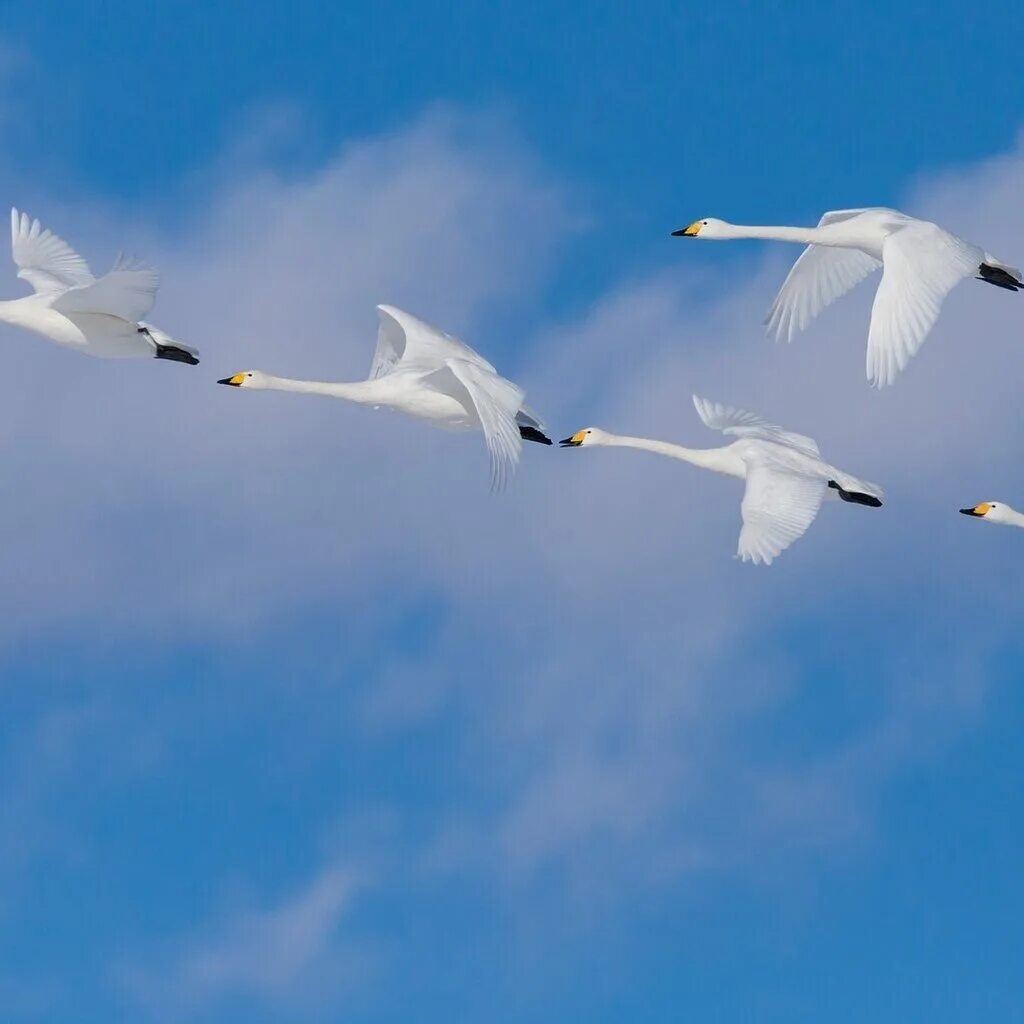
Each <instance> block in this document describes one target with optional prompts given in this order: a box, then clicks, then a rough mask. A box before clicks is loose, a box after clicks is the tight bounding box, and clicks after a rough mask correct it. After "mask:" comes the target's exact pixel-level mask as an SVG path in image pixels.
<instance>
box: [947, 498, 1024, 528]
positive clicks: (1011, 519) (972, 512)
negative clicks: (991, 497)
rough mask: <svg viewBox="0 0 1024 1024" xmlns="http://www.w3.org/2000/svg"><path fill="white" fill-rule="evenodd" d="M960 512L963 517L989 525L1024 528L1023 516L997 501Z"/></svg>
mask: <svg viewBox="0 0 1024 1024" xmlns="http://www.w3.org/2000/svg"><path fill="white" fill-rule="evenodd" d="M960 511H961V513H963V515H965V516H974V517H975V518H976V519H984V520H986V522H989V523H1000V524H1001V525H1003V526H1024V514H1021V513H1020V512H1018V511H1017V510H1016V509H1015V508H1010V506H1009V505H1003V504H1001V503H1000V502H998V501H983V502H982V503H981V504H980V505H975V506H974V507H973V508H962V509H960Z"/></svg>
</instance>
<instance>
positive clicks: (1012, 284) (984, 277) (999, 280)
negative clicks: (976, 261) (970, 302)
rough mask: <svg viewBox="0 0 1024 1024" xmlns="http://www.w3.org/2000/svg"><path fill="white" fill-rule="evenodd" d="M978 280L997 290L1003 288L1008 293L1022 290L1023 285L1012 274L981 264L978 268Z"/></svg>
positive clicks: (999, 268) (1000, 268)
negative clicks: (991, 285)
mask: <svg viewBox="0 0 1024 1024" xmlns="http://www.w3.org/2000/svg"><path fill="white" fill-rule="evenodd" d="M978 280H979V281H985V282H986V283H988V284H994V285H995V286H996V287H997V288H1005V289H1006V290H1007V291H1008V292H1017V291H1020V290H1021V288H1024V283H1022V282H1020V281H1018V280H1017V278H1015V277H1014V276H1013V274H1010V273H1007V271H1005V270H1003V268H1002V267H993V266H991V265H990V264H988V263H982V265H981V266H980V267H978Z"/></svg>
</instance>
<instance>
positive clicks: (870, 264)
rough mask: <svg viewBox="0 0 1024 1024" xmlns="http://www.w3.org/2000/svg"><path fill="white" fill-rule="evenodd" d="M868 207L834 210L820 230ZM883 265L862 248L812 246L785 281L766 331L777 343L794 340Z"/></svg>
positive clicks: (776, 297) (820, 224) (768, 318)
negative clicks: (819, 315) (832, 305)
mask: <svg viewBox="0 0 1024 1024" xmlns="http://www.w3.org/2000/svg"><path fill="white" fill-rule="evenodd" d="M867 209H868V208H864V209H860V210H832V211H831V212H829V213H826V214H825V215H824V216H823V217H822V218H821V220H820V221H818V227H824V226H825V225H827V224H836V223H838V222H840V221H844V220H850V219H852V218H853V217H856V216H858V215H859V214H861V213H865V212H866V211H867ZM880 266H881V263H880V262H879V261H878V260H876V259H875V258H874V256H869V255H868V254H867V253H865V252H861V251H860V250H859V249H840V248H836V247H835V246H827V245H809V246H807V248H806V249H804V251H803V252H802V253H801V254H800V257H799V259H798V260H797V261H796V263H794V264H793V266H792V268H791V269H790V271H789V274H787V275H786V280H785V281H783V282H782V287H781V288H780V289H779V294H778V295H776V296H775V301H774V302H773V303H772V305H771V308H770V309H769V310H768V315H767V316H766V317H765V321H764V324H765V328H766V329H767V331H768V333H769V334H773V335H774V336H775V337H776V339H777V340H779V341H781V340H782V339H783V338H785V340H786V341H792V340H793V335H794V334H796V333H797V331H802V330H803V329H804V328H805V327H806V326H807V325H808V324H809V323H810V322H811V321H812V320H813V319H814V318H815V317H816V316H817V315H818V314H819V313H820V312H821V311H822V310H823V309H824V308H825V307H826V306H829V305H831V304H832V303H833V302H835V300H836V299H838V298H839V297H840V296H842V295H845V294H846V293H847V292H848V291H849V290H850V289H851V288H853V287H854V285H857V284H859V283H860V282H861V281H863V280H864V278H865V277H867V276H868V274H870V273H871V272H872V271H873V270H877V269H878V267H880Z"/></svg>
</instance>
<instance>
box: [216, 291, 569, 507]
mask: <svg viewBox="0 0 1024 1024" xmlns="http://www.w3.org/2000/svg"><path fill="white" fill-rule="evenodd" d="M377 312H378V316H379V318H380V327H379V329H378V332H377V349H376V351H375V352H374V354H373V365H372V366H371V368H370V379H369V380H361V381H352V382H348V383H326V382H321V381H310V380H291V379H289V378H287V377H274V376H271V375H270V374H268V373H263V372H262V371H260V370H245V371H243V372H242V373H236V374H235V375H234V376H232V377H225V378H224V379H223V380H219V381H218V382H217V383H218V384H229V385H232V386H234V387H240V388H259V389H267V390H273V391H297V392H301V393H303V394H310V395H329V396H331V397H332V398H345V399H348V401H350V402H359V403H361V404H363V405H372V406H386V407H387V408H389V409H397V410H398V411H399V412H404V413H408V414H409V415H410V416H415V417H417V418H418V419H422V420H425V421H426V422H427V423H430V424H432V425H433V426H435V427H442V428H444V429H448V430H481V431H483V435H484V440H485V441H486V442H487V450H488V451H489V452H490V457H491V485H492V486H493V487H494V488H495V490H500V489H501V488H502V487H503V486H504V484H505V481H506V478H507V475H508V473H509V471H510V470H511V469H513V468H514V467H515V465H516V463H518V461H519V453H520V449H521V447H522V445H521V441H520V439H525V440H527V441H537V442H538V443H540V444H551V439H550V438H548V437H546V436H545V435H544V433H543V430H544V427H543V424H542V423H541V422H540V420H539V419H538V418H537V417H536V416H535V415H534V414H533V413H532V412H530V410H529V409H527V408H526V406H524V405H523V390H522V388H520V387H519V386H518V385H516V384H513V383H512V382H511V381H509V380H506V379H505V378H504V377H501V376H499V375H498V372H497V370H495V368H494V367H493V366H492V365H491V364H490V363H489V362H487V360H486V359H484V358H483V357H482V356H480V355H478V354H477V353H476V352H474V351H473V350H472V349H471V348H469V347H468V346H467V345H464V344H463V343H462V342H461V341H459V340H458V339H457V338H453V337H452V336H451V335H450V334H445V333H444V332H443V331H439V330H438V329H437V328H435V327H431V326H430V325H429V324H426V323H424V322H423V321H422V320H420V319H418V318H417V317H415V316H413V315H412V314H411V313H405V312H403V311H402V310H400V309H396V308H395V307H394V306H378V307H377Z"/></svg>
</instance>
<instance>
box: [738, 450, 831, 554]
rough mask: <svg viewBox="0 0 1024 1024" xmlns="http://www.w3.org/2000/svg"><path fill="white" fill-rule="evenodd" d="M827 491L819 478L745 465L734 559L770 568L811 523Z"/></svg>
mask: <svg viewBox="0 0 1024 1024" xmlns="http://www.w3.org/2000/svg"><path fill="white" fill-rule="evenodd" d="M827 487H828V483H827V481H826V480H825V479H824V478H822V477H814V476H805V475H803V474H797V473H791V472H787V471H786V470H785V469H783V468H781V467H778V466H775V465H773V464H771V463H770V462H765V463H761V462H758V463H753V464H748V468H747V487H746V490H745V491H744V492H743V502H742V504H741V505H740V512H741V514H742V516H743V529H742V530H740V541H739V547H738V548H737V552H736V553H737V555H738V556H739V557H740V558H741V559H742V560H743V561H744V562H753V563H754V564H755V565H759V564H762V563H763V564H764V565H771V563H772V559H774V558H775V557H776V556H777V555H779V554H780V553H781V552H783V551H785V550H786V548H788V547H789V545H790V544H792V543H793V541H795V540H797V539H798V538H800V537H802V536H803V535H804V533H805V532H806V530H807V527H809V526H810V525H811V523H813V522H814V517H815V516H816V515H817V514H818V509H819V508H821V502H822V500H823V499H824V497H825V491H826V489H827Z"/></svg>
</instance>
